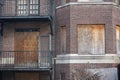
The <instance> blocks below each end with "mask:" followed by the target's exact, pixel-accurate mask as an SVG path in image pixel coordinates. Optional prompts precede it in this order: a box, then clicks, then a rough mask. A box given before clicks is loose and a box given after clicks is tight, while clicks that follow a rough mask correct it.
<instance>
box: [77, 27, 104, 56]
mask: <svg viewBox="0 0 120 80" xmlns="http://www.w3.org/2000/svg"><path fill="white" fill-rule="evenodd" d="M104 40H105V39H104V25H78V53H80V54H103V53H105V41H104Z"/></svg>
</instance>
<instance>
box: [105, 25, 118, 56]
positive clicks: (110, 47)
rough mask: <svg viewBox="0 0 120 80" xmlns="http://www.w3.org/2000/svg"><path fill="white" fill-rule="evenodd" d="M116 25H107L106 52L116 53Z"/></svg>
mask: <svg viewBox="0 0 120 80" xmlns="http://www.w3.org/2000/svg"><path fill="white" fill-rule="evenodd" d="M115 36H116V34H115V27H114V25H112V24H111V23H108V24H106V25H105V51H106V52H105V53H107V54H108V53H110V54H112V53H116V41H115V40H116V37H115Z"/></svg>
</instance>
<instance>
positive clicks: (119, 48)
mask: <svg viewBox="0 0 120 80" xmlns="http://www.w3.org/2000/svg"><path fill="white" fill-rule="evenodd" d="M116 48H117V53H118V54H120V26H117V27H116Z"/></svg>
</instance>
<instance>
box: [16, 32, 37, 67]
mask: <svg viewBox="0 0 120 80" xmlns="http://www.w3.org/2000/svg"><path fill="white" fill-rule="evenodd" d="M38 38H39V32H15V51H16V52H15V63H16V64H19V65H22V64H23V65H24V64H26V65H29V66H30V65H32V64H37V62H38V52H37V51H38Z"/></svg>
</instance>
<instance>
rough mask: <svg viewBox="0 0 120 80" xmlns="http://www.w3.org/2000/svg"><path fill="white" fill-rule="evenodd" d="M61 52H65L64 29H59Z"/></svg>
mask: <svg viewBox="0 0 120 80" xmlns="http://www.w3.org/2000/svg"><path fill="white" fill-rule="evenodd" d="M61 52H62V53H65V52H66V27H65V26H64V27H61Z"/></svg>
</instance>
